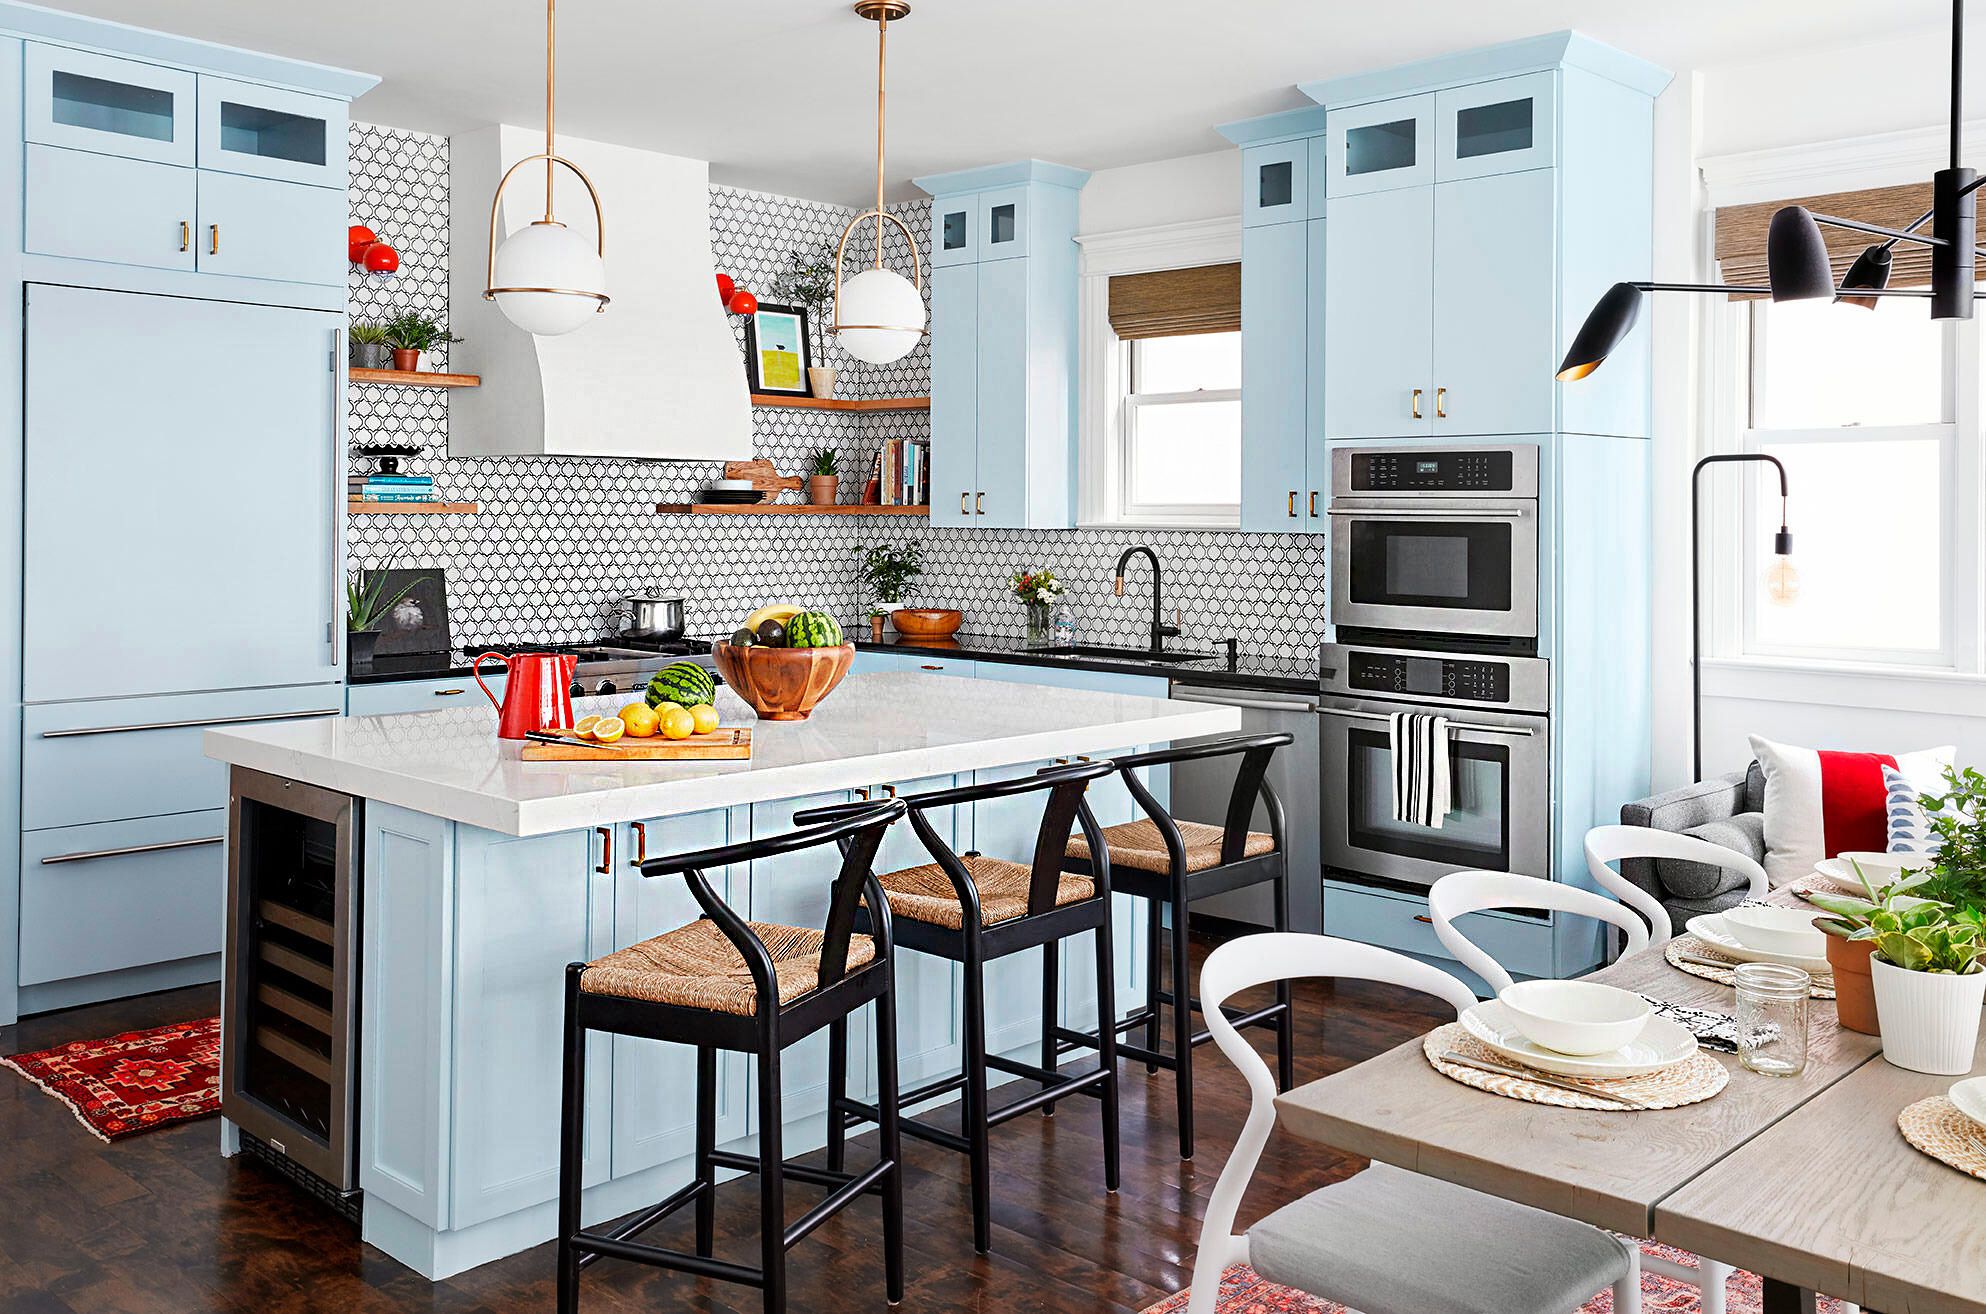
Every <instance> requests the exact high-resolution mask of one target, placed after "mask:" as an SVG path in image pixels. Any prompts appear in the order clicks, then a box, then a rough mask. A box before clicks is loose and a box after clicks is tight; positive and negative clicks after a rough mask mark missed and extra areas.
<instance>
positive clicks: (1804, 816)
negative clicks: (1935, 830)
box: [1751, 735, 1955, 888]
mask: <svg viewBox="0 0 1986 1314" xmlns="http://www.w3.org/2000/svg"><path fill="white" fill-rule="evenodd" d="M1751 745H1752V755H1753V756H1755V757H1756V758H1758V764H1759V766H1760V767H1761V768H1763V769H1764V771H1765V848H1766V854H1765V874H1766V876H1767V877H1768V878H1770V880H1771V881H1772V884H1773V886H1774V887H1775V888H1776V887H1778V886H1780V885H1783V884H1785V883H1786V882H1787V881H1790V880H1796V879H1798V878H1799V877H1802V876H1805V875H1807V874H1809V873H1810V872H1812V871H1813V869H1814V864H1815V863H1817V862H1819V861H1820V860H1821V859H1823V858H1832V857H1834V856H1835V855H1836V854H1838V853H1850V852H1856V851H1859V850H1867V851H1869V852H1874V853H1880V852H1883V851H1884V850H1886V849H1887V848H1888V847H1889V821H1888V809H1887V803H1888V798H1889V793H1888V790H1887V789H1886V788H1885V787H1884V785H1883V768H1884V767H1890V768H1892V769H1893V770H1895V771H1896V772H1898V773H1899V774H1900V775H1902V776H1903V777H1904V778H1905V779H1906V780H1908V781H1910V783H1911V784H1913V785H1915V786H1917V788H1918V789H1920V790H1927V791H1929V792H1931V793H1936V792H1937V791H1938V790H1939V789H1940V788H1941V787H1942V784H1943V780H1944V771H1945V768H1946V767H1948V766H1950V765H1951V764H1952V754H1953V752H1954V751H1955V750H1954V749H1953V747H1952V745H1950V744H1946V745H1945V746H1944V747H1942V748H1926V749H1921V750H1919V751H1918V752H1915V753H1898V754H1889V753H1837V752H1830V751H1828V750H1826V749H1814V748H1797V747H1794V746H1793V745H1791V744H1776V743H1774V742H1772V741H1771V740H1770V739H1764V738H1761V737H1759V736H1758V735H1753V736H1752V737H1751Z"/></svg>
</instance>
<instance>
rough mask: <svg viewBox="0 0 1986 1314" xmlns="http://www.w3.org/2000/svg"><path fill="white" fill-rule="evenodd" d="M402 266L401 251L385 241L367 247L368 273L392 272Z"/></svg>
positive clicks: (366, 266) (366, 265) (366, 264)
mask: <svg viewBox="0 0 1986 1314" xmlns="http://www.w3.org/2000/svg"><path fill="white" fill-rule="evenodd" d="M399 268H400V253H399V252H398V251H395V250H394V249H393V248H392V247H390V246H388V245H387V244H386V243H384V242H374V243H373V244H372V245H371V246H369V247H367V248H366V249H365V271H366V272H367V273H368V274H391V273H394V272H395V271H397V270H398V269H399Z"/></svg>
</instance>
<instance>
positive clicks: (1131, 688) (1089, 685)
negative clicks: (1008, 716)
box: [978, 662, 1168, 698]
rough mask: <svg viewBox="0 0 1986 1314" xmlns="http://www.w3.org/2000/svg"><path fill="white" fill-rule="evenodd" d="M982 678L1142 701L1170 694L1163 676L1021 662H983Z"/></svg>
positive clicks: (980, 668) (979, 674) (980, 675)
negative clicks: (1033, 664) (1108, 694)
mask: <svg viewBox="0 0 1986 1314" xmlns="http://www.w3.org/2000/svg"><path fill="white" fill-rule="evenodd" d="M978 676H979V678H980V679H982V680H1005V681H1007V682H1008V683H1010V684H1046V685H1051V686H1053V687H1054V688H1057V689H1090V690H1094V691H1095V692H1097V693H1113V694H1135V695H1137V696H1138V697H1140V698H1164V697H1165V696H1166V694H1167V691H1168V682H1167V680H1166V678H1165V677H1164V676H1163V675H1119V674H1117V673H1115V672H1113V671H1072V670H1069V669H1067V668H1066V667H1061V666H1023V665H1021V664H1019V663H1017V662H981V663H979V670H978Z"/></svg>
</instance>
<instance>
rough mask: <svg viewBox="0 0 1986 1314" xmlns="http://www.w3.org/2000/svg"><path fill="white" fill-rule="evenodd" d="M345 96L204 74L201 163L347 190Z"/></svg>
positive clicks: (209, 166) (200, 132) (224, 170)
mask: <svg viewBox="0 0 1986 1314" xmlns="http://www.w3.org/2000/svg"><path fill="white" fill-rule="evenodd" d="M345 156H346V132H345V102H343V101H341V100H335V99H333V98H331V97H329V96H312V95H308V94H306V93H304V92H300V91H289V90H286V89H284V88H282V87H265V86H259V85H256V84H254V83H248V82H235V81H231V80H229V79H227V78H218V77H202V78H201V79H200V128H199V148H198V151H197V153H196V156H195V158H196V159H197V160H198V162H199V165H200V167H201V168H202V169H208V170H216V171H220V172H226V173H243V174H249V175H252V176H254V177H258V178H272V179H276V180H278V181H282V182H292V183H305V184H308V185H310V186H314V187H330V188H334V189H336V190H337V191H339V192H340V193H342V192H343V191H344V190H345V168H346V159H345Z"/></svg>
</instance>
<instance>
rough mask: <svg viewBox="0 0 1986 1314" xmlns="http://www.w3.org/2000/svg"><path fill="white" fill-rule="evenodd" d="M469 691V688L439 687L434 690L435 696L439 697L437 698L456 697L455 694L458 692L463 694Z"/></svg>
mask: <svg viewBox="0 0 1986 1314" xmlns="http://www.w3.org/2000/svg"><path fill="white" fill-rule="evenodd" d="M467 692H469V691H468V690H467V689H466V688H464V689H437V690H435V691H434V696H435V697H437V698H453V697H455V695H457V694H463V693H467Z"/></svg>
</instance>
